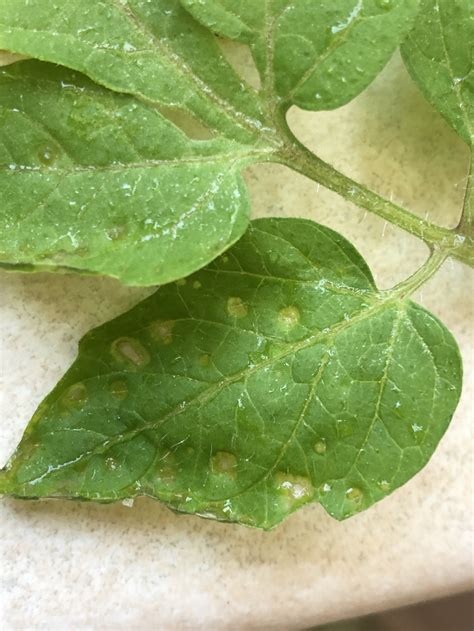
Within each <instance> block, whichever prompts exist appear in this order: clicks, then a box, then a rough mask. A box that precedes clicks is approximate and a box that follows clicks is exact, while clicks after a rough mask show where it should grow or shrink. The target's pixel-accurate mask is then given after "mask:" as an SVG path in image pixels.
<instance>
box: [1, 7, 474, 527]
mask: <svg viewBox="0 0 474 631" xmlns="http://www.w3.org/2000/svg"><path fill="white" fill-rule="evenodd" d="M473 10H474V6H473V5H472V3H471V2H470V0H338V2H334V1H333V0H292V1H289V0H266V1H265V2H256V1H255V0H242V1H241V2H239V3H236V2H233V1H231V0H153V1H150V0H69V1H68V2H56V1H54V2H46V1H45V0H0V48H4V49H7V50H8V51H11V53H12V54H13V55H17V57H14V58H16V59H22V58H25V57H32V58H34V59H33V60H28V61H20V62H18V63H16V64H14V65H11V66H6V67H5V68H3V69H2V70H0V129H1V131H0V201H1V211H0V266H3V267H5V268H7V269H13V270H23V271H34V270H48V271H70V272H73V271H75V272H79V273H90V274H105V275H109V276H112V277H115V278H118V279H120V280H121V281H122V282H123V283H126V284H130V285H156V284H158V283H168V284H165V285H164V286H163V287H161V288H160V289H159V291H157V292H156V293H155V294H154V295H153V296H152V297H150V298H149V299H148V300H146V301H144V302H142V303H141V304H139V305H138V306H136V307H135V308H134V309H132V310H131V311H130V312H129V313H126V314H124V315H123V316H121V317H119V318H117V319H116V320H113V321H111V322H109V323H107V324H105V325H103V326H102V327H100V328H98V329H96V330H94V331H92V332H91V333H89V334H88V335H86V337H85V338H84V339H83V340H82V341H81V343H80V349H79V355H78V358H77V360H76V361H75V362H74V364H73V365H72V367H71V368H70V370H69V371H68V372H67V373H66V375H65V376H64V378H63V379H62V380H61V381H60V382H59V384H58V385H57V386H56V388H55V389H54V390H53V391H52V392H51V393H50V394H49V395H48V396H47V397H46V399H45V400H44V401H43V403H42V404H41V405H40V406H39V408H38V410H37V412H36V413H35V415H34V417H33V419H32V420H31V422H30V424H29V426H28V428H27V430H26V432H25V435H24V437H23V439H22V441H21V443H20V445H19V447H18V449H17V451H16V452H15V454H14V455H13V457H12V458H11V459H10V461H9V463H8V464H7V466H6V467H5V468H4V469H3V470H2V471H1V472H0V493H2V494H8V495H12V496H15V497H21V498H45V497H56V498H57V497H62V498H74V499H81V500H95V501H100V502H112V501H116V500H122V501H125V502H128V503H129V502H130V501H132V498H134V497H136V496H150V497H153V498H156V499H158V500H161V501H162V502H164V503H165V504H167V505H168V506H169V507H170V508H172V509H173V510H176V511H179V512H185V513H194V514H199V515H201V516H204V517H209V518H213V519H218V520H221V521H230V522H238V523H242V524H246V525H250V526H255V527H261V528H265V529H267V528H271V527H273V526H275V525H276V524H278V523H279V522H280V521H281V520H282V519H284V518H285V517H286V516H287V515H289V514H290V513H292V512H293V511H294V510H296V509H297V508H299V507H300V506H303V505H304V504H307V503H309V502H315V501H317V502H319V503H320V504H321V505H322V506H323V507H324V508H325V509H326V510H327V511H328V512H329V513H330V514H331V515H332V516H334V517H335V518H337V519H344V518H346V517H348V516H350V515H353V514H355V513H357V512H359V511H361V510H363V509H365V508H367V507H368V506H370V505H371V504H373V503H374V502H376V501H378V500H380V499H381V498H383V497H385V496H386V495H387V494H389V493H391V492H392V491H393V490H395V489H396V488H398V487H399V486H400V485H402V484H404V483H405V482H406V481H407V480H408V479H409V478H410V477H411V476H413V475H414V474H415V473H416V472H417V471H418V470H419V469H420V468H421V467H423V466H424V465H425V463H426V462H427V461H428V459H429V458H430V456H431V454H432V453H433V451H434V449H435V447H436V445H437V443H438V441H439V440H440V438H441V436H442V435H443V433H444V431H445V430H446V428H447V425H448V423H449V421H450V418H451V416H452V414H453V412H454V410H455V407H456V404H457V401H458V399H459V395H460V389H461V362H460V357H459V353H458V349H457V347H456V343H455V341H454V340H453V338H452V336H451V335H450V333H449V332H448V331H447V330H446V328H445V327H444V326H443V325H442V324H441V323H440V322H438V321H437V320H436V318H435V317H434V316H433V315H431V314H430V313H428V312H427V311H426V310H424V309H422V308H421V307H420V306H417V305H415V304H413V303H412V302H410V301H409V300H408V299H407V297H406V295H405V294H404V293H403V292H402V293H400V291H397V290H395V291H385V292H379V291H378V290H377V289H376V287H375V285H374V282H373V279H372V276H371V273H370V271H369V269H368V268H367V265H366V264H365V262H364V261H363V259H362V258H361V256H360V255H359V254H358V253H357V252H356V251H355V249H354V248H353V247H352V246H351V245H350V244H349V243H348V242H347V241H346V240H345V239H343V238H342V237H341V236H340V235H337V234H336V233H334V232H332V231H331V230H328V229H327V228H324V227H322V226H318V225H317V224H315V223H312V222H309V221H303V220H296V219H294V220H283V219H280V220H261V221H256V222H252V224H251V225H250V228H249V229H247V228H248V226H249V219H250V204H249V199H248V195H247V192H246V188H245V185H244V182H243V179H242V171H243V170H244V169H245V168H246V167H247V166H248V165H250V164H252V163H254V162H259V161H277V162H282V163H284V164H286V165H287V166H293V168H295V169H296V170H301V168H300V167H297V165H296V162H295V164H294V165H292V163H291V157H292V156H293V155H294V152H295V151H298V150H301V146H300V145H297V143H296V141H295V139H294V137H293V136H292V135H291V132H290V131H289V130H288V128H287V126H286V123H285V115H286V113H287V111H288V109H289V108H290V107H291V106H293V105H297V106H299V107H302V108H305V109H309V110H314V111H316V110H324V109H331V108H335V107H339V106H341V105H344V104H345V103H347V102H348V101H349V100H350V99H352V98H354V97H355V96H357V94H359V93H360V92H361V91H362V90H363V89H364V88H365V87H366V86H367V85H368V84H369V83H370V82H371V81H372V80H373V79H374V78H375V77H376V76H377V74H378V73H379V72H380V70H381V69H382V68H383V66H384V65H385V63H386V62H387V61H388V60H389V58H390V57H391V55H392V54H393V52H394V51H395V50H396V48H397V47H398V46H399V45H400V44H402V54H403V58H404V60H405V63H406V65H407V67H408V69H409V71H410V73H411V75H412V76H413V78H414V80H415V81H416V82H417V84H418V85H419V86H420V88H421V90H422V91H423V92H424V94H425V95H426V97H427V99H428V100H429V101H430V102H431V103H432V104H433V105H434V106H435V107H436V108H437V109H438V110H439V111H440V113H441V114H442V115H443V116H444V117H445V118H446V119H447V120H448V122H449V123H450V124H451V125H452V127H453V128H454V129H455V130H456V131H457V132H458V133H459V135H460V136H461V137H462V138H463V139H464V140H465V141H466V142H468V143H470V144H472V139H473V129H474V124H473V117H474V106H473V103H474V97H473V75H472V59H471V47H470V44H469V45H468V43H470V42H472V41H473V39H474V33H473V28H474V20H473V17H474V16H473ZM411 29H413V30H411ZM215 35H218V36H221V37H226V38H230V39H234V40H238V41H240V42H242V43H243V44H245V45H247V46H248V47H249V49H250V51H251V54H252V56H253V59H254V62H255V66H256V68H257V70H258V72H259V77H260V86H259V88H258V89H254V88H252V87H251V86H250V85H248V84H247V83H246V82H245V81H244V80H243V79H242V77H240V76H239V74H238V73H237V72H236V71H235V69H234V68H233V67H232V66H231V65H230V64H229V62H228V61H227V60H226V57H225V56H224V54H223V53H222V51H221V48H220V46H219V45H218V43H217V41H216V37H215ZM407 35H408V38H407V39H406V41H405V42H404V43H402V42H403V40H404V39H405V37H406V36H407ZM189 117H191V119H192V121H193V122H195V123H196V124H199V125H200V126H201V127H202V129H203V130H204V132H203V134H202V137H201V136H200V135H198V136H194V135H193V134H192V133H190V131H189V127H188V126H187V125H185V124H183V120H186V119H187V118H189ZM298 147H299V149H298ZM288 156H290V158H289V157H288ZM315 160H316V162H317V160H318V159H317V158H316V159H315ZM326 167H328V165H326ZM329 168H331V167H329ZM332 173H333V176H334V182H335V184H334V186H333V188H334V190H339V192H341V194H343V191H342V188H343V187H339V189H338V186H339V184H338V182H340V181H341V180H340V178H342V177H344V176H342V174H338V173H337V172H336V171H335V170H334V169H333V170H332ZM346 180H347V178H346ZM346 184H347V182H346ZM361 190H362V189H361ZM372 195H373V194H372ZM362 197H363V195H362ZM359 199H362V198H361V197H359ZM362 201H363V200H362ZM382 201H383V200H382ZM364 203H365V204H366V205H365V207H367V203H368V202H367V201H365V202H364ZM378 203H379V201H377V202H376V203H374V204H372V206H373V207H372V208H369V209H370V210H373V211H374V212H377V204H378ZM387 203H388V202H387ZM369 206H370V204H369ZM404 212H406V211H404ZM460 226H461V229H462V230H461V232H459V233H458V236H459V238H460V239H469V238H471V237H472V189H469V191H468V194H467V196H466V204H465V212H464V215H463V219H462V221H461V224H460ZM230 246H232V247H230ZM229 247H230V249H229ZM216 257H218V258H216ZM203 266H206V267H203ZM201 268H203V269H201ZM199 269H200V270H201V271H199V272H196V270H199ZM193 272H196V273H195V274H194V275H192V276H189V277H188V275H189V274H192V273H193ZM171 281H174V282H171Z"/></svg>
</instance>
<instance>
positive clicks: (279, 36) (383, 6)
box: [0, 0, 419, 110]
mask: <svg viewBox="0 0 474 631" xmlns="http://www.w3.org/2000/svg"><path fill="white" fill-rule="evenodd" d="M181 2H182V4H183V5H184V6H185V7H186V8H187V9H188V10H189V11H190V12H191V13H192V14H193V15H194V16H195V17H196V18H197V19H199V20H200V21H201V22H202V23H203V24H205V25H206V26H208V27H209V28H210V29H212V30H214V31H215V32H216V33H219V34H220V35H223V36H225V37H229V38H231V39H236V40H240V41H242V42H245V43H246V44H249V45H250V47H251V49H252V53H253V55H254V59H255V62H256V64H257V66H258V68H259V69H260V71H261V73H262V75H263V76H264V78H265V83H266V87H267V92H268V93H269V94H270V95H273V93H275V94H276V96H277V97H278V99H279V100H280V101H282V102H283V103H285V104H286V105H287V106H289V105H292V104H294V105H298V106H300V107H302V108H304V109H309V110H325V109H333V108H336V107H340V106H341V105H344V104H345V103H347V102H348V101H350V100H351V99H353V98H354V97H355V96H357V95H358V94H359V93H360V92H362V90H364V89H365V88H366V87H367V86H368V85H369V83H370V82H371V81H373V79H374V78H375V77H376V76H377V74H378V73H379V72H380V71H381V70H382V68H383V67H384V66H385V64H386V63H387V61H388V60H389V59H390V57H391V56H392V54H393V53H394V51H395V49H396V48H397V47H398V45H399V44H400V42H401V41H402V40H403V39H404V37H405V36H406V34H407V33H408V31H409V30H410V28H411V26H412V24H413V20H414V18H415V17H416V14H417V11H418V7H419V0H365V1H363V0H339V1H338V2H334V0H296V1H294V0H293V1H291V2H289V1H288V0H269V1H268V2H255V0H241V2H238V3H236V2H234V1H233V0H206V1H205V2H203V1H202V0H181ZM0 41H1V40H0ZM270 98H271V97H270Z"/></svg>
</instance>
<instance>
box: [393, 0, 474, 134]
mask: <svg viewBox="0 0 474 631" xmlns="http://www.w3.org/2000/svg"><path fill="white" fill-rule="evenodd" d="M473 42H474V2H472V0H422V4H421V10H420V15H419V17H418V19H417V21H416V23H415V27H414V29H413V31H412V32H411V33H410V35H409V37H408V38H407V40H406V42H405V43H404V44H403V46H402V54H403V59H404V61H405V64H406V66H407V68H408V70H409V72H410V74H411V76H412V77H413V79H414V80H415V81H416V83H417V84H418V85H419V87H420V88H421V90H422V92H423V94H424V95H425V97H426V98H427V99H428V101H429V102H430V103H431V104H432V105H434V107H435V108H436V109H437V110H438V111H439V112H440V113H441V114H442V115H443V116H444V117H445V118H446V119H447V120H448V122H449V123H450V124H451V126H452V127H453V128H454V129H455V130H456V131H457V133H458V134H459V135H460V136H461V137H462V138H464V140H466V142H468V143H470V144H472V143H473V142H474V69H473V63H472V55H473Z"/></svg>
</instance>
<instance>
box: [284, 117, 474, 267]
mask: <svg viewBox="0 0 474 631" xmlns="http://www.w3.org/2000/svg"><path fill="white" fill-rule="evenodd" d="M280 123H282V121H280ZM284 127H285V129H284V132H285V134H286V136H287V137H288V142H287V143H286V144H285V146H284V148H283V149H282V150H280V151H279V152H278V154H277V160H278V161H279V162H280V163H281V164H284V165H285V166H287V167H289V168H291V169H293V170H295V171H297V172H298V173H301V174H302V175H305V176H306V177H308V178H310V179H312V180H314V181H315V182H318V183H319V184H322V185H323V186H325V187H326V188H328V189H330V190H332V191H334V192H335V193H338V194H339V195H341V197H343V198H344V199H346V200H348V201H350V202H352V203H353V204H355V205H357V206H359V207H360V208H364V209H365V210H368V211H369V212H371V213H373V214H375V215H378V216H379V217H382V218H383V219H385V220H386V221H389V222H390V223H392V224H393V225H395V226H397V227H398V228H401V229H402V230H405V231H406V232H408V233H410V234H412V235H413V236H415V237H418V238H419V239H421V240H422V241H424V242H425V243H426V244H427V245H428V246H429V247H430V248H436V249H438V250H442V251H443V252H445V253H446V256H451V257H453V258H455V259H458V260H460V261H462V262H464V263H466V264H467V265H470V266H471V267H474V244H473V242H472V240H471V239H468V238H465V237H464V236H463V235H461V234H460V233H458V231H454V230H449V229H447V228H443V227H441V226H437V225H436V224H434V223H431V222H430V221H426V220H425V219H422V218H421V217H418V216H417V215H415V214H414V213H412V212H410V211H409V210H406V209H405V208H403V207H401V206H398V205H397V204H394V203H393V202H391V201H390V200H388V199H386V198H384V197H382V196H381V195H378V194H377V193H375V192H373V191H371V190H370V189H368V188H367V187H365V186H364V185H363V184H359V183H358V182H356V181H355V180H352V179H351V178H350V177H348V176H346V175H344V174H343V173H341V172H340V171H338V170H337V169H335V168H334V167H333V166H331V165H330V164H328V163H327V162H325V161H324V160H322V159H321V158H319V157H318V156H316V155H314V154H313V153H312V152H311V151H310V150H309V149H307V148H306V147H305V146H304V145H303V144H302V143H300V142H299V140H298V139H297V138H295V136H294V135H293V133H292V132H291V130H290V129H289V128H288V126H287V124H286V121H285V122H284Z"/></svg>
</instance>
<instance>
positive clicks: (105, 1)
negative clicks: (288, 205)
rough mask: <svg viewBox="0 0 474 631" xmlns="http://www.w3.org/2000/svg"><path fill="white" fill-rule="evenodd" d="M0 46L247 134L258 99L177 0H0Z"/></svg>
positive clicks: (255, 125) (256, 124)
mask: <svg viewBox="0 0 474 631" xmlns="http://www.w3.org/2000/svg"><path fill="white" fill-rule="evenodd" d="M0 48H5V49H7V50H10V51H12V52H16V53H21V54H24V55H29V56H31V57H35V58H37V59H41V60H43V61H50V62H54V63H58V64H61V65H63V66H67V67H68V68H72V69H74V70H77V71H79V72H82V73H84V74H86V75H87V76H89V77H90V78H91V79H93V80H94V81H96V82H97V83H100V84H101V85H104V86H106V87H108V88H110V89H112V90H115V91H117V92H125V93H128V94H133V95H135V96H137V97H138V98H141V99H144V100H145V101H147V102H149V103H151V104H155V105H156V104H160V105H162V106H167V107H173V108H174V107H180V108H184V109H186V110H187V111H189V112H192V113H193V114H194V115H195V116H196V117H197V118H199V119H200V120H202V121H203V122H204V123H205V124H206V125H208V126H209V127H210V128H212V129H218V130H220V131H222V132H224V133H230V134H231V135H232V137H235V135H236V134H239V133H240V134H241V135H242V136H244V137H246V138H249V137H250V138H252V137H253V134H254V133H255V131H256V130H259V129H260V127H261V121H260V118H261V113H260V104H259V102H258V99H257V97H256V95H255V93H254V92H253V91H251V90H249V89H248V88H247V87H246V86H245V85H244V84H243V83H242V81H241V79H240V78H239V77H238V76H237V75H236V73H235V72H234V71H233V69H232V67H231V66H229V64H228V63H227V62H226V61H225V59H224V57H223V56H222V54H221V53H220V51H219V48H218V46H217V44H216V43H215V42H214V39H213V37H212V36H211V34H210V33H209V32H208V31H207V30H206V29H204V28H202V27H200V26H199V25H198V24H197V23H196V22H195V21H194V20H192V19H191V17H190V16H189V15H188V14H187V13H186V12H185V11H184V10H182V9H180V7H179V2H178V1H177V0H153V2H148V0H128V1H125V0H68V2H64V3H61V5H60V6H58V4H57V3H51V2H47V1H45V0H0Z"/></svg>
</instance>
